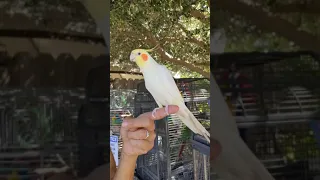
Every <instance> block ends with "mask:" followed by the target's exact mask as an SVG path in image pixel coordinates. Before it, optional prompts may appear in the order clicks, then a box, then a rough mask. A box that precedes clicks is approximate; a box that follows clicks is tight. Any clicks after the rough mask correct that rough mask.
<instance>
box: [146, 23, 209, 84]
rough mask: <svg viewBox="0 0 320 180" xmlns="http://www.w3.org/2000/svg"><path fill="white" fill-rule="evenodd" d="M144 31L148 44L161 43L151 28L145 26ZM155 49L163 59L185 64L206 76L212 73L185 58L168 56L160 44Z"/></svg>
mask: <svg viewBox="0 0 320 180" xmlns="http://www.w3.org/2000/svg"><path fill="white" fill-rule="evenodd" d="M144 31H145V35H146V36H147V37H148V38H147V39H146V41H147V42H148V44H150V45H152V46H156V45H159V44H160V43H159V41H158V40H157V39H156V38H155V37H154V36H153V34H152V33H151V32H150V31H149V30H147V29H146V28H144ZM155 51H157V52H158V53H159V55H160V57H161V58H162V59H163V60H166V61H170V62H172V63H175V64H178V65H181V66H184V67H186V68H188V69H189V70H191V71H194V72H197V73H199V74H201V75H202V76H204V77H205V78H210V73H208V72H205V71H203V70H202V69H200V68H198V67H196V66H194V65H193V64H190V63H187V62H186V61H184V60H179V59H177V58H173V57H170V56H168V55H167V54H166V51H165V50H164V49H163V48H162V47H161V45H159V48H157V49H156V50H155Z"/></svg>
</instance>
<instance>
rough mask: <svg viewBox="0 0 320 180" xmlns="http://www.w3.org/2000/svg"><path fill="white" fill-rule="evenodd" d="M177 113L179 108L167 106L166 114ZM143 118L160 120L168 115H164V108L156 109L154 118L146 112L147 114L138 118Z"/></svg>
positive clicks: (150, 113)
mask: <svg viewBox="0 0 320 180" xmlns="http://www.w3.org/2000/svg"><path fill="white" fill-rule="evenodd" d="M178 111H179V106H176V105H169V106H168V114H174V113H176V112H178ZM143 116H145V117H147V118H148V119H150V120H160V119H163V118H165V117H166V116H168V115H167V113H166V109H165V107H163V108H159V109H157V111H156V112H155V113H154V116H155V118H154V117H153V116H152V112H147V113H144V114H141V115H140V117H143Z"/></svg>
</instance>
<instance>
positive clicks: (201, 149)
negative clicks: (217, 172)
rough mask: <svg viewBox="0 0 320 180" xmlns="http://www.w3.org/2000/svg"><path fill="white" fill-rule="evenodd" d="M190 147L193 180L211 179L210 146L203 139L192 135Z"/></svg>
mask: <svg viewBox="0 0 320 180" xmlns="http://www.w3.org/2000/svg"><path fill="white" fill-rule="evenodd" d="M192 147H193V171H194V173H193V174H194V179H199V180H209V179H211V177H210V144H209V143H208V142H207V141H206V140H205V139H204V138H203V137H201V136H199V135H196V134H194V135H193V138H192Z"/></svg>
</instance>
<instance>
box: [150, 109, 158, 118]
mask: <svg viewBox="0 0 320 180" xmlns="http://www.w3.org/2000/svg"><path fill="white" fill-rule="evenodd" d="M158 109H160V108H155V109H154V110H153V111H152V117H153V118H154V119H156V116H155V115H154V114H155V113H156V112H157V110H158Z"/></svg>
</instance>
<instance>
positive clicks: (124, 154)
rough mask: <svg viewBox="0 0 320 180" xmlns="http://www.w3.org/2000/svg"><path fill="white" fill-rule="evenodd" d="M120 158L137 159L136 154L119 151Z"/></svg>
mask: <svg viewBox="0 0 320 180" xmlns="http://www.w3.org/2000/svg"><path fill="white" fill-rule="evenodd" d="M121 159H125V160H126V161H137V159H138V155H131V154H127V153H125V152H123V153H121Z"/></svg>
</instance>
